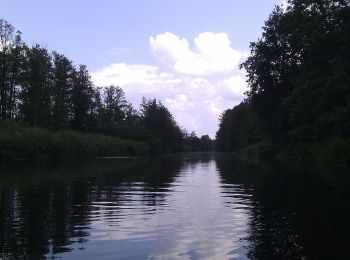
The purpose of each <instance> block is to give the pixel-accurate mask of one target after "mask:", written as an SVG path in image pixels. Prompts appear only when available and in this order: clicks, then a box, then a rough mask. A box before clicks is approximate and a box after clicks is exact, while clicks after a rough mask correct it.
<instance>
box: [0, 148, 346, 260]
mask: <svg viewBox="0 0 350 260" xmlns="http://www.w3.org/2000/svg"><path fill="white" fill-rule="evenodd" d="M349 195H350V191H349V185H347V184H346V183H344V182H340V183H339V182H337V181H332V180H329V179H327V178H324V177H323V176H321V175H315V174H310V173H307V172H300V171H297V170H295V169H293V168H291V167H286V166H283V165H280V164H276V163H272V162H269V163H267V162H250V161H246V160H239V159H237V158H236V159H235V158H233V157H232V155H229V154H184V155H174V156H161V157H155V158H148V159H133V158H124V159H111V158H110V159H96V160H92V161H89V162H81V161H80V162H75V163H74V162H62V161H55V162H46V163H42V164H39V163H33V162H20V161H19V162H6V163H2V165H1V174H0V221H1V226H0V257H2V258H3V259H17V258H20V259H27V258H33V259H42V258H56V257H59V258H63V259H247V258H251V259H331V258H333V259H346V256H347V253H346V252H347V250H346V249H347V245H348V243H349V241H350V239H349V231H350V225H349V223H348V219H350V213H349V208H350V207H349V206H350V203H349V202H350V201H349V198H350V196H349Z"/></svg>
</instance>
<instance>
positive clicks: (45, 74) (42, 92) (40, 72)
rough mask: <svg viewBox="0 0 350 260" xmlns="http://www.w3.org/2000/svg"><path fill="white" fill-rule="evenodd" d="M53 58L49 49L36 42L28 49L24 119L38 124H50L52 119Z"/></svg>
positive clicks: (23, 102)
mask: <svg viewBox="0 0 350 260" xmlns="http://www.w3.org/2000/svg"><path fill="white" fill-rule="evenodd" d="M52 72H53V70H52V60H51V55H50V54H49V53H48V51H47V49H46V48H44V47H41V46H40V45H39V44H35V45H34V46H33V47H32V48H30V49H28V51H27V70H26V71H25V75H24V77H25V79H24V82H23V84H22V92H21V112H22V115H23V119H24V120H26V121H27V122H29V123H31V124H33V125H37V126H49V125H51V119H52V93H51V92H52V80H53V74H52Z"/></svg>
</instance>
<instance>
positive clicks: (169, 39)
mask: <svg viewBox="0 0 350 260" xmlns="http://www.w3.org/2000/svg"><path fill="white" fill-rule="evenodd" d="M149 42H150V48H151V51H152V53H153V54H154V56H155V57H156V58H158V59H159V60H160V61H161V62H163V63H165V64H166V65H168V66H170V67H171V68H172V69H173V70H174V71H176V72H178V73H182V74H188V75H210V74H214V73H228V72H232V71H233V70H235V69H236V68H237V65H238V63H239V61H240V59H241V58H242V56H244V53H242V52H239V51H237V50H234V49H233V48H231V47H230V39H229V37H228V35H227V34H226V33H212V32H204V33H201V34H199V35H198V36H197V37H196V38H194V41H193V42H194V49H193V50H192V49H191V48H190V43H189V41H188V40H187V39H181V38H180V37H179V36H177V35H175V34H173V33H170V32H166V33H163V34H159V35H157V36H154V37H153V36H151V37H150V39H149Z"/></svg>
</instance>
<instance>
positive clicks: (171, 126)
mask: <svg viewBox="0 0 350 260" xmlns="http://www.w3.org/2000/svg"><path fill="white" fill-rule="evenodd" d="M141 113H142V119H141V120H142V125H143V126H144V127H145V128H146V129H147V130H148V131H149V135H150V137H151V138H152V137H153V138H156V139H158V141H159V144H158V149H159V150H161V151H168V152H170V151H177V150H180V147H181V138H182V132H181V130H180V127H179V126H178V125H177V123H176V122H175V120H174V118H173V116H172V115H171V113H170V112H169V110H168V109H167V108H166V107H165V106H164V105H163V104H162V103H161V102H157V100H156V99H151V100H146V99H145V98H144V99H143V101H142V104H141Z"/></svg>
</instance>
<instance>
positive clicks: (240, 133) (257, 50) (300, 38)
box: [217, 0, 350, 163]
mask: <svg viewBox="0 0 350 260" xmlns="http://www.w3.org/2000/svg"><path fill="white" fill-rule="evenodd" d="M250 48H251V55H250V57H248V59H247V60H246V61H245V62H244V63H243V64H242V65H241V67H242V68H244V69H245V70H246V71H247V78H248V83H249V87H250V89H249V91H248V92H247V95H248V98H247V100H246V101H245V102H244V103H241V104H240V105H238V106H236V107H234V108H233V109H231V110H227V111H225V112H224V113H223V115H222V117H221V119H220V128H219V131H218V132H217V146H218V148H219V149H220V150H224V151H236V150H241V151H242V150H250V149H252V150H253V151H254V150H256V149H257V147H259V146H260V145H258V144H264V143H268V144H270V145H271V147H273V149H267V150H270V151H272V153H273V152H276V151H279V152H280V153H283V154H285V155H288V156H292V157H296V158H300V159H302V158H309V159H315V158H318V159H317V160H319V161H323V160H325V161H328V162H330V163H331V158H333V159H334V160H336V161H339V162H340V161H343V160H344V161H349V158H350V156H349V155H348V153H349V152H348V151H349V146H348V145H347V143H348V141H346V140H348V137H349V135H350V105H349V104H350V77H349V71H350V59H349V57H350V3H349V1H343V0H323V1H316V0H290V1H288V8H287V10H286V11H284V10H283V9H282V8H280V7H279V6H277V7H276V8H275V10H274V11H273V12H272V14H271V15H270V17H269V19H268V20H267V21H266V22H265V26H264V27H263V35H262V38H261V39H259V40H258V41H256V42H253V43H251V46H250ZM249 111H250V112H249ZM250 120H251V122H250ZM253 129H254V130H258V131H257V132H255V134H252V133H251V132H250V131H251V130H253ZM247 133H248V134H247ZM249 133H250V134H249ZM254 135H255V137H253V138H250V137H251V136H254ZM270 145H268V146H270ZM264 146H265V145H263V147H264ZM252 147H253V148H252ZM258 149H264V150H266V147H265V148H258ZM267 153H270V152H267ZM320 158H324V159H320Z"/></svg>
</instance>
